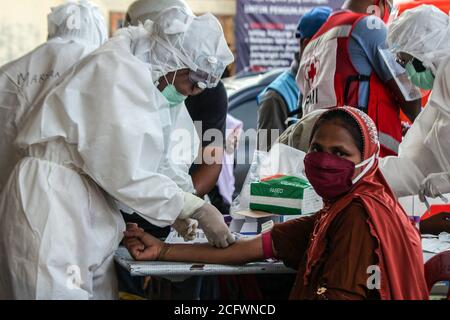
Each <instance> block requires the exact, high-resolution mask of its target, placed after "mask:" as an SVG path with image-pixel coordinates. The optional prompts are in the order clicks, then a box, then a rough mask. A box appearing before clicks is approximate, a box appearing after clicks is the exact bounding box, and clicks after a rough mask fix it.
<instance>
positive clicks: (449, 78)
mask: <svg viewBox="0 0 450 320" xmlns="http://www.w3.org/2000/svg"><path fill="white" fill-rule="evenodd" d="M388 41H389V44H390V47H391V49H392V50H393V51H394V52H395V53H398V52H404V53H408V54H410V55H411V56H413V57H415V58H416V59H418V60H420V61H421V62H422V63H423V65H424V66H425V67H426V68H429V69H430V70H431V71H432V73H433V74H434V76H435V80H434V86H433V91H432V93H431V96H430V98H429V101H428V104H427V106H426V107H425V109H424V110H423V111H422V112H421V114H420V115H419V116H418V117H417V119H416V120H415V122H414V124H413V125H412V127H411V129H410V130H409V131H408V133H407V135H406V136H405V138H404V140H403V142H402V143H401V144H400V150H399V155H398V157H387V158H385V159H382V160H381V163H380V167H381V170H382V172H383V174H384V176H385V177H386V179H387V181H388V182H389V184H390V186H391V187H392V189H393V190H394V192H395V193H396V195H397V196H399V197H402V196H407V195H416V194H418V193H419V192H421V193H422V194H425V195H428V196H432V197H436V196H439V195H441V194H444V193H447V192H450V179H448V176H449V172H450V143H449V139H450V18H449V16H448V15H446V14H445V13H443V12H442V11H440V10H439V9H437V8H436V7H434V6H429V5H422V6H419V7H417V8H414V9H411V10H408V11H405V13H403V14H402V15H401V16H400V17H398V18H397V19H396V20H394V21H393V23H392V24H391V25H390V27H389V35H388ZM446 182H447V183H446ZM436 184H439V186H437V185H436ZM422 199H423V197H422Z"/></svg>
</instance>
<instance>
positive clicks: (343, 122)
mask: <svg viewBox="0 0 450 320" xmlns="http://www.w3.org/2000/svg"><path fill="white" fill-rule="evenodd" d="M328 122H335V123H336V122H337V123H339V125H340V126H341V127H343V128H344V129H346V130H347V131H348V132H349V133H350V135H351V136H352V138H353V142H354V143H355V145H356V146H357V147H358V150H359V151H360V152H361V154H364V141H363V138H362V131H361V128H360V127H359V125H358V123H357V122H356V120H355V119H353V117H352V116H351V115H349V114H348V113H347V112H345V111H344V110H342V109H337V108H336V109H333V110H331V111H327V112H326V113H324V114H323V115H322V116H321V117H320V118H319V119H318V120H317V122H316V124H315V125H314V129H313V131H312V133H311V141H312V139H313V137H314V134H315V133H316V132H317V130H318V129H319V128H320V127H321V126H322V125H323V124H324V123H328ZM311 141H310V142H311Z"/></svg>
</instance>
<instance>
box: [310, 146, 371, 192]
mask: <svg viewBox="0 0 450 320" xmlns="http://www.w3.org/2000/svg"><path fill="white" fill-rule="evenodd" d="M375 158H376V156H375V155H373V156H372V157H370V158H369V159H367V160H365V161H363V162H361V163H360V164H358V165H355V164H354V163H353V162H352V161H350V160H347V159H344V158H341V157H338V156H336V155H334V154H331V153H328V152H311V153H308V154H307V155H306V157H305V160H304V163H305V174H306V177H307V178H308V180H309V182H310V183H311V185H312V186H313V188H314V190H315V191H316V192H317V194H318V195H319V196H321V197H322V198H323V199H325V200H332V199H336V198H337V197H339V196H341V195H343V194H346V193H348V192H349V191H350V189H351V188H352V187H353V185H354V184H356V183H357V182H358V181H359V180H360V179H361V178H362V177H363V176H364V175H365V174H366V173H367V172H368V171H369V170H370V168H371V167H372V165H373V163H374V162H375ZM365 165H367V167H366V168H365V169H364V170H363V171H362V172H361V173H360V174H359V175H358V176H357V177H356V178H355V179H353V180H352V177H353V175H354V174H355V169H358V168H361V167H363V166H365Z"/></svg>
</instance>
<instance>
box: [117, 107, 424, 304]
mask: <svg viewBox="0 0 450 320" xmlns="http://www.w3.org/2000/svg"><path fill="white" fill-rule="evenodd" d="M379 150H380V146H379V142H378V136H377V130H376V127H375V124H374V123H373V121H372V120H371V119H370V118H369V117H368V116H367V115H366V114H365V113H363V112H361V111H359V110H357V109H355V108H351V107H342V108H335V109H331V110H330V111H327V112H325V113H324V114H323V115H322V116H320V118H319V119H318V121H317V123H316V124H315V126H314V129H313V131H312V137H311V143H310V149H309V152H308V154H307V155H306V157H305V161H304V162H305V173H306V176H307V177H308V179H309V181H310V183H311V184H312V186H313V187H314V189H315V190H316V192H317V193H318V194H319V195H320V196H321V197H322V198H323V199H324V203H325V205H324V208H323V209H322V210H321V211H320V212H318V213H316V214H315V215H313V216H305V217H302V218H299V219H296V220H291V221H289V222H286V223H282V224H278V225H276V226H275V227H274V228H273V229H272V230H271V231H270V232H267V233H264V234H263V235H262V236H258V237H255V238H252V239H250V240H240V241H238V242H237V243H235V244H234V245H233V246H231V247H229V248H227V249H225V250H217V249H214V248H211V247H210V246H208V245H202V244H199V245H182V244H181V245H168V244H164V243H162V242H161V241H159V240H157V239H155V238H153V237H151V236H150V235H148V234H145V233H144V232H143V231H142V229H140V228H139V227H138V226H136V225H129V226H128V228H127V229H128V230H127V232H126V233H125V236H126V239H125V244H126V246H127V248H128V249H129V251H130V253H131V254H132V256H133V257H134V258H135V259H137V260H165V261H195V262H201V263H222V264H243V263H247V262H250V261H258V260H262V259H263V258H277V259H280V260H282V261H283V262H284V263H285V264H286V265H287V266H288V267H291V268H294V269H296V270H298V273H297V278H296V281H295V284H294V286H293V288H292V292H291V296H290V298H291V299H317V300H320V299H383V300H389V299H395V300H401V299H408V300H409V299H414V300H415V299H427V298H428V290H427V287H426V283H425V278H424V271H423V269H424V268H423V256H422V248H421V242H420V235H419V233H418V231H417V230H416V229H415V227H414V226H413V224H412V223H411V222H410V220H409V218H408V217H407V215H406V213H405V212H404V210H403V209H402V207H401V206H400V205H399V203H398V201H397V199H396V197H395V196H394V194H393V193H392V191H391V189H390V188H389V186H388V185H387V183H386V181H385V179H384V177H383V175H382V174H381V172H380V170H379V169H378V154H379Z"/></svg>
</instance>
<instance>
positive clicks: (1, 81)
mask: <svg viewBox="0 0 450 320" xmlns="http://www.w3.org/2000/svg"><path fill="white" fill-rule="evenodd" d="M106 40H107V30H106V24H105V21H104V19H103V16H102V14H101V13H100V11H99V9H98V8H97V7H96V6H94V5H93V4H92V3H91V2H88V1H84V0H83V1H80V2H78V3H76V2H70V3H65V4H63V5H60V6H58V7H55V8H52V11H51V13H50V14H49V15H48V41H47V42H45V43H44V44H42V45H40V46H39V47H37V48H36V49H34V50H33V51H31V52H30V53H28V54H26V55H25V56H23V57H21V58H19V59H17V60H15V61H12V62H10V63H8V64H6V65H4V66H2V67H1V68H0V128H1V130H0V154H1V157H0V190H2V187H3V186H4V185H5V184H6V181H7V179H8V177H9V175H10V173H11V171H12V170H13V168H14V165H15V164H16V163H17V162H18V160H19V159H20V153H19V150H18V149H17V148H16V147H14V145H13V141H14V139H15V138H16V135H17V130H18V128H20V127H21V122H22V119H24V118H25V117H26V114H27V113H28V111H29V110H30V108H31V106H32V104H33V103H34V102H35V101H36V100H37V99H38V97H39V96H40V95H44V94H45V93H46V92H48V90H49V89H50V88H51V87H52V86H53V85H54V84H55V83H56V82H57V81H58V80H59V79H60V78H61V77H62V75H63V74H64V72H65V71H66V70H68V69H69V68H70V67H71V66H73V65H74V64H75V63H76V62H77V61H79V60H80V59H81V58H83V57H84V56H86V55H87V54H88V53H90V52H92V51H93V50H95V49H97V48H98V47H99V46H100V45H102V44H103V43H104V42H105V41H106Z"/></svg>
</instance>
